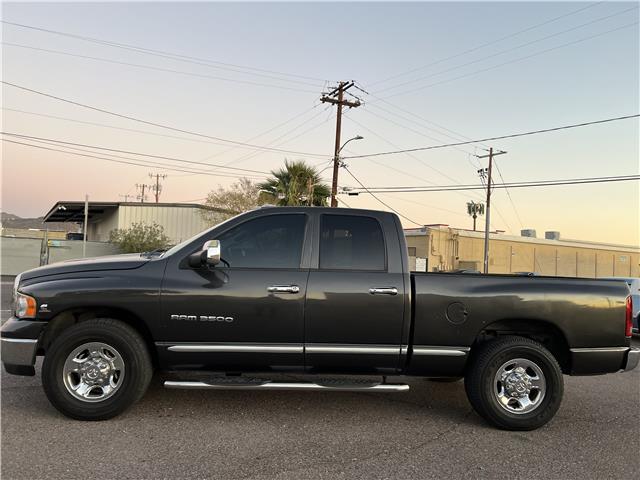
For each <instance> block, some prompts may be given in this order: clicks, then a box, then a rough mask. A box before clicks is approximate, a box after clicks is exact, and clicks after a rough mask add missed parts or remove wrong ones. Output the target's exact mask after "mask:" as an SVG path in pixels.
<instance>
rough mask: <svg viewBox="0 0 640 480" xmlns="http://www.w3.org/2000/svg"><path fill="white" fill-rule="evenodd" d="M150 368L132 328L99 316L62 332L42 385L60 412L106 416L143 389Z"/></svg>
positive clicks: (49, 356) (89, 417)
mask: <svg viewBox="0 0 640 480" xmlns="http://www.w3.org/2000/svg"><path fill="white" fill-rule="evenodd" d="M152 373H153V367H152V364H151V358H150V356H149V351H148V349H147V346H146V344H145V342H144V340H143V339H142V337H140V335H139V334H138V332H136V331H135V330H134V329H133V328H131V327H130V326H128V325H126V324H124V323H122V322H120V321H118V320H113V319H108V318H99V319H93V320H87V321H85V322H81V323H78V324H75V325H73V326H71V327H69V328H68V329H66V330H64V331H63V332H62V333H61V334H60V336H59V337H58V338H56V339H55V341H54V342H53V343H52V344H51V346H50V347H49V348H48V349H47V351H46V354H45V357H44V363H43V365H42V385H43V387H44V391H45V393H46V395H47V398H48V399H49V401H50V402H51V403H52V405H53V406H54V407H56V408H57V409H58V410H59V411H60V412H62V413H63V414H64V415H66V416H68V417H71V418H75V419H77V420H106V419H108V418H112V417H115V416H116V415H118V414H120V413H122V412H123V411H124V410H126V409H127V408H128V407H129V406H131V405H132V404H133V403H135V402H137V401H138V400H139V399H140V398H141V397H142V396H143V395H144V393H145V391H146V389H147V387H148V385H149V382H150V381H151V375H152Z"/></svg>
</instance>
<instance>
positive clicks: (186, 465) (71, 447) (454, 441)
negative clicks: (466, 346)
mask: <svg viewBox="0 0 640 480" xmlns="http://www.w3.org/2000/svg"><path fill="white" fill-rule="evenodd" d="M10 283H11V280H10V279H7V278H6V277H5V278H3V279H2V305H1V306H2V312H1V313H2V319H5V318H6V317H7V316H8V310H9V308H10V307H9V299H10V289H11V286H10ZM633 343H634V345H636V346H640V341H638V340H637V339H634V341H633ZM40 364H41V362H40V361H39V362H38V368H37V374H36V376H35V377H16V376H12V375H7V374H6V373H5V372H4V371H3V372H2V376H1V381H2V384H1V389H2V392H1V399H2V404H1V415H2V418H1V427H2V431H1V442H2V445H1V453H2V457H1V462H2V467H1V473H2V478H3V479H40V478H42V479H44V478H65V479H72V478H83V479H86V478H101V479H129V478H135V479H142V478H144V479H152V478H153V479H160V478H221V479H235V478H238V479H319V478H327V479H343V478H344V479H378V478H385V479H409V478H412V479H414V478H420V479H422V478H491V479H493V478H500V479H504V478H509V479H520V478H527V479H532V478H545V479H574V478H575V479H578V478H580V479H591V478H593V479H595V478H597V479H604V478H615V479H631V478H637V476H638V472H640V448H639V447H640V369H636V370H634V371H633V372H630V373H624V374H614V375H606V376H597V377H565V396H564V401H563V404H562V406H561V408H560V411H559V412H558V414H557V415H556V417H555V418H554V419H553V420H552V421H551V422H550V423H549V424H548V425H547V426H545V427H543V428H541V429H539V430H536V431H533V432H504V431H500V430H496V429H494V428H492V427H489V426H488V425H486V424H485V423H484V422H483V421H482V419H481V418H480V417H478V416H477V415H476V414H475V413H474V412H473V411H472V410H471V407H470V406H469V404H468V402H467V399H466V397H465V394H464V388H463V383H462V382H456V383H448V384H447V383H432V382H428V381H425V380H422V379H409V381H408V383H409V384H410V386H411V390H410V391H409V392H406V393H387V394H383V393H335V392H333V393H332V392H286V391H283V392H257V391H256V392H252V391H235V392H231V391H182V390H167V389H164V388H163V387H162V385H161V379H160V377H158V376H156V377H155V378H154V381H153V383H152V385H151V387H150V388H149V391H148V393H147V394H146V395H145V397H144V398H143V399H142V401H140V402H139V403H138V404H137V405H135V406H134V407H133V408H132V409H130V410H129V411H127V412H126V413H125V414H123V415H121V416H120V417H117V418H115V419H113V420H109V421H106V422H79V421H74V420H69V419H67V418H65V417H63V416H62V415H61V414H59V413H58V412H57V411H56V410H55V409H54V408H53V407H52V406H51V405H50V404H49V402H48V401H47V399H46V397H45V395H44V392H43V390H42V386H41V381H40V376H39V375H40V368H39V367H40Z"/></svg>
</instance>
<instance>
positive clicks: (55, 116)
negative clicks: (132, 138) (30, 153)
mask: <svg viewBox="0 0 640 480" xmlns="http://www.w3.org/2000/svg"><path fill="white" fill-rule="evenodd" d="M318 106H320V104H319V103H318V104H316V105H314V106H313V107H311V108H309V109H307V110H305V111H304V112H302V113H299V114H297V115H295V116H294V117H291V118H289V119H288V120H286V121H284V122H282V123H279V124H278V125H276V126H274V127H272V128H270V129H269V130H266V131H264V132H262V133H260V134H258V135H256V136H254V137H252V138H251V139H250V140H247V142H250V141H252V140H254V139H256V138H259V137H261V136H264V135H266V134H267V133H270V132H272V131H273V130H276V129H278V128H280V127H282V126H284V125H286V124H287V123H290V122H292V121H294V120H296V119H298V118H300V117H302V116H303V115H305V114H307V113H308V112H310V111H312V110H313V109H314V108H316V107H318ZM0 108H2V110H5V111H8V112H16V113H22V114H24V115H34V116H37V117H42V118H51V119H54V120H61V121H65V122H72V123H77V124H80V125H90V126H94V127H101V128H110V129H114V130H120V131H124V132H131V133H138V134H142V135H152V136H156V137H163V138H170V139H175V140H183V141H186V142H195V143H204V144H207V145H223V144H220V143H216V142H211V141H208V140H201V139H199V138H189V137H181V136H177V135H170V134H166V133H157V132H151V131H148V130H138V129H134V128H124V127H117V126H115V125H107V124H105V123H98V122H88V121H84V120H78V119H75V118H69V117H60V116H57V115H49V114H46V113H41V112H30V111H26V110H19V109H16V108H9V107H0ZM314 118H316V117H315V116H314V117H312V118H311V119H309V121H310V120H312V119H314ZM305 123H306V122H305ZM269 143H271V142H269ZM224 146H227V145H224ZM236 148H239V147H231V148H229V149H227V150H224V151H222V152H218V153H216V154H213V155H211V156H209V157H206V158H204V159H203V160H209V159H210V158H214V157H216V156H219V155H223V154H224V153H227V152H230V151H232V150H235V149H236Z"/></svg>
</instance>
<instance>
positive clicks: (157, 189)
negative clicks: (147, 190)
mask: <svg viewBox="0 0 640 480" xmlns="http://www.w3.org/2000/svg"><path fill="white" fill-rule="evenodd" d="M154 177H155V179H156V184H155V185H152V186H151V188H152V189H153V193H154V194H155V196H156V203H158V201H159V199H160V192H161V191H162V185H160V178H162V179H163V180H164V179H165V178H167V176H166V175H162V174H160V173H150V174H149V178H151V180H153V178H154Z"/></svg>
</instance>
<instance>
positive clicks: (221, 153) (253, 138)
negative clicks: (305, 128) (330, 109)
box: [202, 103, 320, 165]
mask: <svg viewBox="0 0 640 480" xmlns="http://www.w3.org/2000/svg"><path fill="white" fill-rule="evenodd" d="M319 106H320V104H319V103H316V104H315V105H313V107H311V108H308V109H306V110H305V111H304V112H302V113H299V114H298V115H296V116H294V117H292V118H290V119H288V120H285V121H284V122H282V123H279V124H277V125H276V126H275V127H271V128H269V129H268V130H265V131H264V132H262V133H259V134H258V135H254V136H253V137H251V138H249V139H247V140H246V142H252V141H253V140H256V139H258V138H260V137H263V136H265V135H267V134H268V133H271V132H273V131H274V130H277V129H279V128H280V127H283V126H285V125H287V124H288V123H291V122H293V121H294V120H297V119H298V118H300V117H302V116H304V115H306V114H307V113H309V112H311V111H313V110H314V109H315V108H317V107H319ZM314 118H316V116H313V117H311V118H310V119H307V120H305V121H304V122H303V123H302V124H301V125H299V126H298V127H296V128H299V127H300V126H302V125H304V124H305V123H307V122H309V121H311V120H313V119H314ZM272 143H273V142H268V143H267V146H271V145H272ZM237 148H238V147H231V148H228V149H226V150H223V151H222V152H217V153H214V154H212V155H209V156H207V157H205V158H203V159H202V160H203V161H204V160H209V159H211V158H215V157H218V156H220V155H224V154H225V153H229V152H231V151H233V150H235V149H237ZM234 162H235V160H233V161H231V162H227V163H225V165H230V164H231V163H234Z"/></svg>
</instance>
